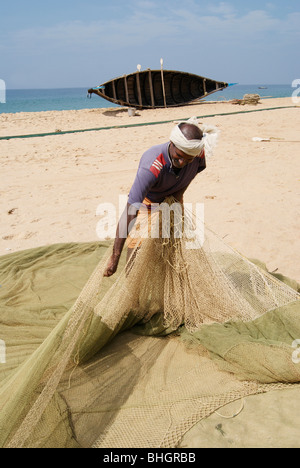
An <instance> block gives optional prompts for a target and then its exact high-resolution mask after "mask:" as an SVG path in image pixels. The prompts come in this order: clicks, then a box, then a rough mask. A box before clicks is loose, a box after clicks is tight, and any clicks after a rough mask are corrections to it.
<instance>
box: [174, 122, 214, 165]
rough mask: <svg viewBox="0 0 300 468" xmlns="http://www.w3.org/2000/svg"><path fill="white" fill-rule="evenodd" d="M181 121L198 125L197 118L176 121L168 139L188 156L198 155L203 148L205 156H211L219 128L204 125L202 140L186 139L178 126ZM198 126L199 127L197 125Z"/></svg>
mask: <svg viewBox="0 0 300 468" xmlns="http://www.w3.org/2000/svg"><path fill="white" fill-rule="evenodd" d="M181 123H188V124H192V125H195V126H196V127H198V120H197V118H196V117H192V118H191V119H189V120H187V121H182V122H178V125H176V127H174V128H173V130H172V132H171V135H170V141H172V143H173V144H174V145H175V146H176V148H178V149H179V150H180V151H183V152H184V153H185V154H188V155H189V156H193V157H196V156H199V155H200V153H201V151H202V150H203V149H205V155H206V157H207V158H209V157H210V156H212V153H213V149H214V147H215V146H216V144H217V142H218V136H219V130H218V129H217V128H216V127H213V126H208V125H205V126H203V127H202V129H201V130H202V132H203V138H202V140H188V139H187V138H186V137H185V136H184V134H183V133H182V131H181V130H180V128H179V125H180V124H181ZM198 128H199V127H198Z"/></svg>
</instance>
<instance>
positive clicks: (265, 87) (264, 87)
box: [258, 86, 268, 89]
mask: <svg viewBox="0 0 300 468" xmlns="http://www.w3.org/2000/svg"><path fill="white" fill-rule="evenodd" d="M258 89H268V88H267V86H259V87H258Z"/></svg>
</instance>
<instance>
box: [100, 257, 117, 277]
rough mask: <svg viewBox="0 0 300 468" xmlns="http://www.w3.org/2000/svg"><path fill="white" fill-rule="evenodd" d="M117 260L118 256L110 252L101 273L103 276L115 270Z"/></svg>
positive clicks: (111, 273) (110, 274) (107, 275)
mask: <svg viewBox="0 0 300 468" xmlns="http://www.w3.org/2000/svg"><path fill="white" fill-rule="evenodd" d="M119 260H120V256H118V255H116V254H112V256H111V257H110V259H109V261H108V263H107V267H106V270H105V271H104V273H103V276H105V277H109V276H112V275H113V274H114V273H115V272H116V271H117V268H118V263H119Z"/></svg>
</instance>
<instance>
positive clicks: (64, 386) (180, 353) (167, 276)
mask: <svg viewBox="0 0 300 468" xmlns="http://www.w3.org/2000/svg"><path fill="white" fill-rule="evenodd" d="M165 205H166V206H167V207H169V208H170V207H171V208H172V209H171V210H169V211H168V210H167V211H168V213H169V214H170V216H169V221H168V222H165V220H164V213H163V210H159V211H158V212H156V213H153V216H152V217H151V226H152V228H151V229H152V233H153V232H154V233H155V235H154V237H149V224H148V223H147V225H145V226H144V225H142V223H139V221H138V222H137V225H138V224H139V227H138V229H137V233H138V234H137V235H138V236H139V239H140V240H139V242H138V244H137V247H136V248H135V251H134V252H133V255H132V257H131V260H130V261H129V262H128V263H127V264H126V261H125V260H124V259H123V260H122V262H123V263H121V265H120V267H119V271H118V274H117V275H116V277H113V279H112V278H104V277H103V273H104V270H105V268H106V265H107V261H108V259H109V258H110V255H111V253H112V247H110V248H108V249H107V251H106V252H105V254H104V255H103V256H102V258H101V260H100V262H99V264H98V265H97V266H96V268H95V270H94V272H93V273H92V275H91V276H90V278H89V279H88V281H87V282H86V284H85V286H84V287H83V289H82V290H81V293H80V294H79V296H78V298H77V300H76V301H75V303H74V305H73V306H72V307H70V309H69V310H68V311H67V312H66V313H65V314H63V316H62V317H61V318H60V319H59V320H57V324H56V326H54V327H53V328H52V330H51V332H50V333H49V334H48V335H47V336H46V337H43V339H42V340H41V342H40V343H39V345H38V346H37V347H36V349H35V350H33V351H32V353H28V354H29V355H28V358H26V359H25V360H24V362H23V363H21V364H20V365H17V364H16V365H14V366H12V367H11V368H9V365H10V363H8V367H7V368H6V369H8V371H7V372H6V373H4V375H3V379H2V381H1V384H0V385H1V386H0V407H1V415H0V444H1V446H3V447H11V448H13V447H174V446H176V445H177V444H178V443H179V441H180V439H181V438H182V436H183V435H184V434H185V433H186V432H187V431H188V430H189V428H191V427H192V426H193V425H194V424H195V423H196V422H197V421H199V420H201V419H202V418H205V417H207V416H208V415H209V414H211V413H212V412H214V411H215V410H217V409H218V408H220V407H222V406H224V405H225V404H227V403H229V402H231V401H235V400H237V399H239V398H241V397H244V396H247V395H250V394H255V393H260V392H266V391H269V390H272V389H276V388H282V387H284V386H286V385H291V383H297V382H299V381H300V369H299V365H298V364H295V363H293V362H292V359H291V343H292V341H293V339H296V338H297V333H298V330H299V333H300V329H299V325H297V324H298V323H299V319H298V317H299V294H298V292H297V291H295V290H294V289H292V288H290V287H289V286H287V285H286V284H284V283H283V282H282V281H279V280H278V279H276V278H274V277H273V276H272V275H270V274H269V273H268V272H266V271H264V270H262V269H261V268H260V267H259V266H257V265H255V264H254V263H252V262H250V261H249V260H248V259H246V258H244V257H243V256H242V255H240V254H239V253H238V252H236V251H235V250H233V249H232V248H230V247H229V246H227V245H226V244H224V242H223V241H222V240H221V239H219V238H218V236H217V235H215V234H214V233H213V232H212V231H210V230H209V229H208V228H207V227H206V228H205V239H204V242H203V230H202V228H201V229H200V230H199V228H198V224H197V222H198V220H197V218H196V217H195V216H194V215H193V214H192V213H190V212H189V211H188V210H186V209H184V213H182V205H181V204H179V203H175V200H174V199H172V198H170V199H168V200H166V204H165ZM153 226H154V228H153ZM274 314H275V316H276V317H277V318H278V321H277V322H278V323H277V325H276V327H275V325H274V323H275V321H274V320H275V319H274ZM276 314H277V315H276ZM262 318H264V320H265V323H262V322H259V323H258V322H257V321H260V320H261V319H262ZM284 320H286V321H287V322H288V323H286V324H285V326H284V331H282V326H283V323H284ZM270 323H271V324H273V327H271V330H272V332H271V334H272V333H273V335H272V336H271V337H268V330H269V329H270ZM224 324H225V326H224ZM241 324H242V325H241ZM247 324H250V325H247ZM288 325H289V327H290V331H289V333H287V331H286V330H287V329H288V328H289V327H288ZM242 326H246V328H247V330H246V332H245V329H239V328H238V327H242ZM251 327H252V330H251ZM280 327H281V328H280ZM275 329H276V330H277V335H276V337H275V331H274V330H275ZM129 330H130V331H129ZM133 331H134V333H135V334H133ZM120 332H122V334H121V333H120ZM137 333H138V334H139V336H137V335H136V334H137ZM259 333H261V336H259ZM117 335H118V336H117ZM165 335H168V337H166V336H165ZM283 335H284V338H282V336H283ZM162 336H164V337H162ZM299 336H300V335H299ZM113 338H114V340H113ZM262 338H263V339H262ZM275 338H276V339H275ZM220 344H221V345H222V346H223V347H222V346H221V348H222V349H221V350H220V349H219V347H220ZM253 352H255V354H252V353H253ZM252 356H254V357H255V359H252ZM278 363H279V364H278ZM254 368H255V369H254Z"/></svg>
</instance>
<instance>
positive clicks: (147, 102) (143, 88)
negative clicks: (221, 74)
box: [88, 69, 228, 109]
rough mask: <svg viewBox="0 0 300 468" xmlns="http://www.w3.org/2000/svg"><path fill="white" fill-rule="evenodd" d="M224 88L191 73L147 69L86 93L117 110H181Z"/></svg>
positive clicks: (225, 85) (220, 83)
mask: <svg viewBox="0 0 300 468" xmlns="http://www.w3.org/2000/svg"><path fill="white" fill-rule="evenodd" d="M227 87H228V83H224V82H223V81H215V80H211V79H209V78H205V77H203V76H198V75H193V74H191V73H185V72H181V71H173V70H149V69H148V70H144V71H137V72H135V73H131V74H129V75H123V76H121V77H118V78H114V79H113V80H110V81H107V82H106V83H103V84H101V85H100V86H96V87H95V88H90V89H89V90H88V93H89V95H90V97H91V95H92V94H96V95H98V96H100V97H102V98H104V99H106V100H107V101H110V102H113V103H114V104H119V105H120V106H125V107H126V106H127V107H136V108H138V109H155V108H164V107H177V106H183V105H186V104H189V103H191V102H193V101H196V100H199V99H201V98H204V97H206V96H208V95H209V94H212V93H215V92H217V91H220V90H222V89H225V88H227Z"/></svg>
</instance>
